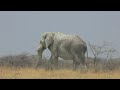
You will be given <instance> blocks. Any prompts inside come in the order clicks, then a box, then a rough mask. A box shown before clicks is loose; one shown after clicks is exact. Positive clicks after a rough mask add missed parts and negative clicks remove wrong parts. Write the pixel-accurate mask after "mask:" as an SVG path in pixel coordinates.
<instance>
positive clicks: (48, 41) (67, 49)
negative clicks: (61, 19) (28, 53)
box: [37, 32, 87, 70]
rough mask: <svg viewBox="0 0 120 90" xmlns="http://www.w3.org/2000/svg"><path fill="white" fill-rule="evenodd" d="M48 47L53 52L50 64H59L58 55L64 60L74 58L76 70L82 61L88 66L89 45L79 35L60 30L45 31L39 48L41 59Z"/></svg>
mask: <svg viewBox="0 0 120 90" xmlns="http://www.w3.org/2000/svg"><path fill="white" fill-rule="evenodd" d="M47 48H48V49H49V50H50V52H51V57H50V60H49V63H50V65H51V64H54V65H58V57H60V58H62V59H64V60H73V65H74V66H73V69H74V70H75V69H76V68H77V67H78V65H80V63H81V64H82V65H83V66H85V67H86V63H85V53H86V51H87V46H86V43H85V42H84V41H83V40H82V39H81V38H80V37H79V36H75V35H67V34H64V33H60V32H45V33H43V35H42V37H41V40H40V44H39V47H38V49H37V52H38V55H39V59H41V58H42V53H43V51H44V50H45V49H47Z"/></svg>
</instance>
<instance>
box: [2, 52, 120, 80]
mask: <svg viewBox="0 0 120 90" xmlns="http://www.w3.org/2000/svg"><path fill="white" fill-rule="evenodd" d="M86 62H87V66H88V68H87V69H85V70H84V69H81V67H79V68H78V69H77V70H76V71H74V70H72V61H69V60H66V61H65V60H59V66H58V69H53V70H46V69H45V68H46V67H47V63H48V59H46V58H45V57H43V59H42V60H41V63H40V64H39V67H38V68H37V69H36V68H35V67H36V65H37V63H38V57H37V55H29V54H24V53H23V54H20V55H9V56H2V57H0V79H109V78H113V79H114V78H120V59H119V58H118V59H110V60H104V59H100V58H99V59H97V62H96V64H94V58H90V57H89V58H86Z"/></svg>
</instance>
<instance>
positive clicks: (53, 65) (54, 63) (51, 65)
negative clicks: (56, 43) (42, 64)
mask: <svg viewBox="0 0 120 90" xmlns="http://www.w3.org/2000/svg"><path fill="white" fill-rule="evenodd" d="M48 69H50V70H53V69H58V57H56V56H53V55H51V57H50V60H49V62H48Z"/></svg>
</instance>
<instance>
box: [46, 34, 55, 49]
mask: <svg viewBox="0 0 120 90" xmlns="http://www.w3.org/2000/svg"><path fill="white" fill-rule="evenodd" d="M52 43H53V36H52V35H49V36H46V39H45V46H46V48H48V47H49V45H51V44H52Z"/></svg>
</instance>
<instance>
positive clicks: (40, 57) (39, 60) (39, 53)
mask: <svg viewBox="0 0 120 90" xmlns="http://www.w3.org/2000/svg"><path fill="white" fill-rule="evenodd" d="M43 51H44V49H38V50H37V52H38V58H39V59H38V63H37V66H36V68H37V67H38V66H39V64H42V53H43Z"/></svg>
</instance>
